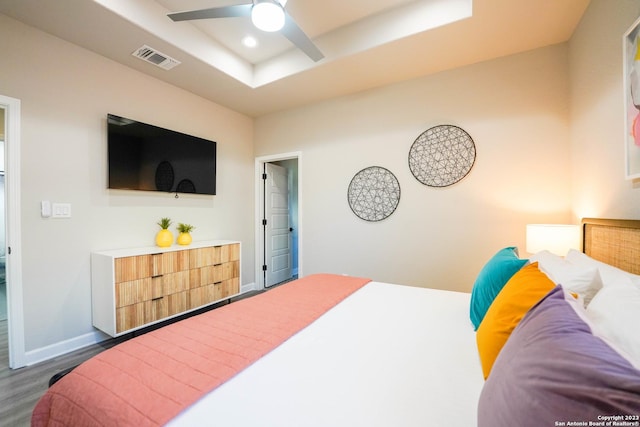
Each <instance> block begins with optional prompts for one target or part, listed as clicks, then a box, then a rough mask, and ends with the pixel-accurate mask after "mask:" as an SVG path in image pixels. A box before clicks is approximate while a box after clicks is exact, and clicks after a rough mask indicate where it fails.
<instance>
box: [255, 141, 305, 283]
mask: <svg viewBox="0 0 640 427" xmlns="http://www.w3.org/2000/svg"><path fill="white" fill-rule="evenodd" d="M291 159H296V160H298V277H303V275H304V273H303V271H304V269H303V263H302V260H303V256H302V250H303V249H302V248H303V245H302V239H303V232H302V230H303V215H302V206H303V203H302V190H301V189H302V175H303V174H302V152H300V151H295V152H290V153H282V154H273V155H269V156H261V157H256V160H255V183H256V187H255V222H254V224H255V253H256V255H255V288H256V290H263V289H265V286H264V285H265V283H264V275H263V274H262V260H263V259H264V238H265V236H264V232H263V227H262V216H263V211H262V208H263V206H264V191H263V189H264V187H263V180H262V173H263V171H264V165H265V163H273V162H277V161H280V160H291Z"/></svg>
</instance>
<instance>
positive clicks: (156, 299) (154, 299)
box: [151, 297, 164, 301]
mask: <svg viewBox="0 0 640 427" xmlns="http://www.w3.org/2000/svg"><path fill="white" fill-rule="evenodd" d="M162 298H164V297H158V298H152V299H151V301H158V300H161V299H162Z"/></svg>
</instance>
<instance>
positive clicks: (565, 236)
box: [527, 224, 580, 256]
mask: <svg viewBox="0 0 640 427" xmlns="http://www.w3.org/2000/svg"><path fill="white" fill-rule="evenodd" d="M579 248H580V227H579V226H577V225H569V224H527V252H529V253H530V254H534V253H536V252H540V251H543V250H547V251H549V252H551V253H553V254H556V255H560V256H564V255H566V253H567V251H568V250H569V249H579Z"/></svg>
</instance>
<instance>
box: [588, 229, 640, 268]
mask: <svg viewBox="0 0 640 427" xmlns="http://www.w3.org/2000/svg"><path fill="white" fill-rule="evenodd" d="M582 247H583V251H584V253H585V254H587V255H589V256H590V257H591V258H594V259H597V260H598V261H602V262H606V263H607V264H610V265H613V266H615V267H618V268H621V269H623V270H626V271H628V272H630V273H634V274H640V220H629V219H600V218H584V219H583V220H582Z"/></svg>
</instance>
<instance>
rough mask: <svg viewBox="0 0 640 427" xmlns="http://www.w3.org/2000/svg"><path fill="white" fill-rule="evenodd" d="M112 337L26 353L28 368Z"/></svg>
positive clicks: (97, 335) (98, 335)
mask: <svg viewBox="0 0 640 427" xmlns="http://www.w3.org/2000/svg"><path fill="white" fill-rule="evenodd" d="M255 289H256V284H255V283H247V284H244V285H242V286H241V287H240V293H245V292H249V291H253V290H255ZM110 338H111V337H110V336H108V335H107V334H104V333H102V332H100V331H94V332H89V333H88V334H84V335H80V336H79V337H75V338H71V339H68V340H66V341H61V342H58V343H55V344H51V345H48V346H46V347H42V348H38V349H36V350H31V351H28V352H26V354H25V359H26V366H30V365H34V364H36V363H40V362H44V361H45V360H49V359H53V358H54V357H58V356H61V355H63V354H66V353H70V352H72V351H76V350H80V349H81V348H84V347H87V346H90V345H93V344H98V343H99V342H102V341H105V340H108V339H110Z"/></svg>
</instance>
